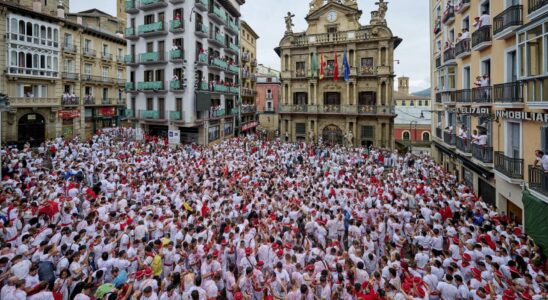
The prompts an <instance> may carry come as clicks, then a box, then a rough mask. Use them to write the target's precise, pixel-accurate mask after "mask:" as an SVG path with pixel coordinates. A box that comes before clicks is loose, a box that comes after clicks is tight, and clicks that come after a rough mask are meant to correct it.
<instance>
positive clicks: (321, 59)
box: [320, 53, 325, 80]
mask: <svg viewBox="0 0 548 300" xmlns="http://www.w3.org/2000/svg"><path fill="white" fill-rule="evenodd" d="M324 65H325V63H324V61H323V53H322V56H321V57H320V80H322V79H323V75H324Z"/></svg>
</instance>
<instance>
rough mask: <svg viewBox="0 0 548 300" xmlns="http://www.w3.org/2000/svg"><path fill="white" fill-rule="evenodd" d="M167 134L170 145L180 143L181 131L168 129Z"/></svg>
mask: <svg viewBox="0 0 548 300" xmlns="http://www.w3.org/2000/svg"><path fill="white" fill-rule="evenodd" d="M167 136H168V142H169V144H170V145H178V144H180V143H181V131H179V130H169V131H168V135H167Z"/></svg>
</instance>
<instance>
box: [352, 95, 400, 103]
mask: <svg viewBox="0 0 548 300" xmlns="http://www.w3.org/2000/svg"><path fill="white" fill-rule="evenodd" d="M404 102H405V101H404ZM376 104H377V93H375V92H360V93H359V94H358V105H376ZM403 105H405V104H403Z"/></svg>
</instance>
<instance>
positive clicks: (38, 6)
mask: <svg viewBox="0 0 548 300" xmlns="http://www.w3.org/2000/svg"><path fill="white" fill-rule="evenodd" d="M32 10H33V11H35V12H39V13H41V12H42V1H41V0H34V1H33V2H32Z"/></svg>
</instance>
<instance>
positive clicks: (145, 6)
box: [139, 0, 167, 11]
mask: <svg viewBox="0 0 548 300" xmlns="http://www.w3.org/2000/svg"><path fill="white" fill-rule="evenodd" d="M166 6H167V3H166V1H165V0H141V3H140V5H139V9H140V10H142V11H149V10H153V9H158V8H162V7H166Z"/></svg>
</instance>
